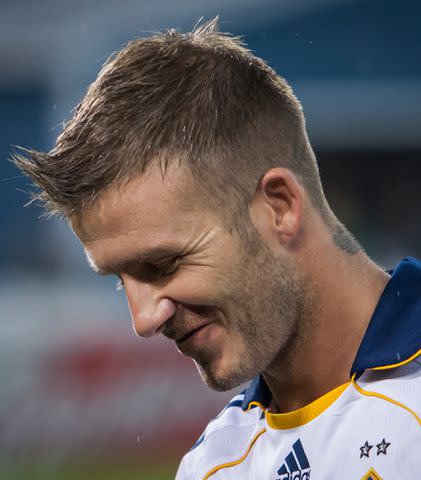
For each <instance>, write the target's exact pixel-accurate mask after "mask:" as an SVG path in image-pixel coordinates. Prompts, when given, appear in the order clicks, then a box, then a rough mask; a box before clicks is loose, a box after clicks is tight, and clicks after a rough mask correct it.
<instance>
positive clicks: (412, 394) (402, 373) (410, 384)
mask: <svg viewBox="0 0 421 480" xmlns="http://www.w3.org/2000/svg"><path fill="white" fill-rule="evenodd" d="M420 353H421V351H420ZM356 385H357V388H359V392H360V393H361V394H362V395H364V396H366V397H368V398H372V399H373V400H374V401H379V400H380V401H382V402H387V403H389V404H391V405H394V406H395V407H396V408H400V409H403V410H406V411H407V413H409V414H411V415H412V417H413V419H414V420H416V421H417V422H418V423H419V424H420V425H421V355H418V356H416V357H415V358H413V359H412V360H410V361H408V362H406V363H404V364H403V365H400V366H396V367H394V368H382V369H373V370H368V371H366V372H365V373H364V374H363V375H362V376H361V377H360V379H359V380H357V382H356ZM379 404H380V403H379Z"/></svg>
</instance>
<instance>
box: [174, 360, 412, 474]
mask: <svg viewBox="0 0 421 480" xmlns="http://www.w3.org/2000/svg"><path fill="white" fill-rule="evenodd" d="M418 358H419V359H418V360H414V361H412V362H411V363H409V364H407V365H404V366H402V367H398V368H394V369H390V370H382V371H368V372H366V373H364V374H363V375H362V377H361V378H360V379H359V380H358V381H357V385H358V386H360V387H361V388H362V389H364V390H365V391H369V392H376V393H378V394H381V395H383V396H386V397H388V398H389V399H390V400H393V401H395V402H398V403H400V404H402V406H400V405H397V404H396V403H393V402H392V401H388V400H386V399H384V398H379V397H377V396H368V395H364V394H362V393H361V392H359V391H358V390H357V389H356V387H355V386H354V385H353V384H350V385H349V386H348V387H347V388H346V390H345V391H344V392H343V393H342V395H341V396H340V397H339V398H338V399H337V400H336V401H335V402H334V403H333V404H332V405H330V407H328V408H327V409H326V410H325V411H324V412H322V413H321V414H319V416H317V417H316V418H314V419H313V420H311V421H310V422H309V423H307V424H305V425H302V426H300V427H296V428H291V429H288V430H276V429H272V428H270V427H269V426H268V425H267V422H266V420H265V418H263V419H260V417H261V413H262V410H261V409H260V408H259V407H256V408H253V409H251V410H250V411H248V412H245V411H243V410H242V409H241V407H238V406H234V407H229V408H226V409H224V410H223V411H222V413H221V414H220V415H219V416H218V417H217V418H216V419H214V420H213V421H212V422H210V423H209V425H208V426H207V428H206V430H205V432H204V440H203V441H202V442H201V443H200V445H198V446H197V447H196V448H194V449H193V450H191V451H190V452H188V453H187V454H186V455H185V456H184V458H183V460H182V462H181V464H180V467H179V470H178V472H177V476H176V480H201V479H203V478H205V476H206V475H207V474H208V473H209V472H210V471H211V470H212V469H213V468H215V467H217V466H219V465H221V464H224V463H228V462H235V461H237V460H238V459H240V458H241V457H242V456H243V455H244V454H245V452H246V451H247V449H248V447H249V445H250V443H251V442H252V440H253V438H254V437H255V436H256V434H258V432H259V431H260V430H262V429H263V428H265V429H266V431H265V433H263V434H262V435H260V436H259V438H258V439H257V440H256V442H255V444H254V446H253V447H252V449H251V451H250V453H249V454H248V455H247V457H246V458H245V459H244V460H243V461H241V462H240V463H238V464H236V465H233V466H227V467H225V468H222V469H219V470H217V471H216V472H215V473H214V474H212V475H211V476H209V478H210V479H211V480H221V479H224V480H231V479H235V480H246V479H250V480H336V479H340V480H359V479H367V480H368V479H370V478H371V480H378V479H382V480H389V479H390V480H392V479H393V480H396V479H397V478H399V479H405V480H409V479H421V425H420V423H419V421H420V420H419V418H420V417H421V361H420V359H421V357H418ZM241 398H242V396H241V395H240V396H236V397H235V399H237V400H238V399H241ZM403 406H406V407H408V408H409V409H411V410H412V412H410V411H408V410H406V409H405V408H403ZM416 416H418V420H417V417H416ZM298 440H300V442H301V445H302V447H303V449H304V452H305V456H306V458H307V459H308V462H309V465H310V468H307V469H302V468H299V469H298V470H296V471H294V470H293V471H290V470H289V468H287V467H288V464H287V462H286V458H287V456H288V455H289V454H290V453H291V452H293V445H294V444H295V442H297V441H298ZM366 442H367V443H366ZM387 444H389V445H387ZM364 445H367V446H366V447H365V449H364ZM370 447H371V448H370ZM364 451H366V455H362V454H363V452H364ZM292 457H293V459H294V460H296V461H297V463H299V462H298V460H297V458H298V457H297V454H296V450H294V452H293V454H292ZM290 460H291V456H290ZM283 465H285V467H284V468H285V469H286V471H287V473H286V474H284V475H282V474H279V473H277V472H278V470H279V469H281V468H282V466H283ZM370 469H374V471H375V472H376V473H377V475H378V477H376V476H375V474H374V473H373V474H371V475H372V476H371V477H370V476H368V472H369V471H370Z"/></svg>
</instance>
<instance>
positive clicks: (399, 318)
mask: <svg viewBox="0 0 421 480" xmlns="http://www.w3.org/2000/svg"><path fill="white" fill-rule="evenodd" d="M390 273H391V274H392V276H391V277H390V280H389V282H388V283H387V285H386V287H385V289H384V291H383V293H382V295H381V297H380V300H379V303H378V304H377V307H376V309H375V310H374V313H373V315H372V317H371V320H370V323H369V326H368V328H367V331H366V333H365V335H364V338H363V340H362V342H361V345H360V348H359V349H358V352H357V355H356V357H355V360H354V364H353V365H352V369H351V376H352V375H354V374H356V376H357V377H358V376H359V375H361V373H362V372H364V370H366V369H368V368H374V367H383V366H386V365H395V364H399V363H401V362H404V361H405V360H407V359H408V358H411V357H412V356H413V355H415V354H416V353H417V352H418V351H419V350H420V348H421V262H420V261H419V260H417V259H415V258H413V257H406V258H404V259H403V260H402V261H401V262H400V263H399V264H398V266H397V267H396V268H395V270H393V271H392V272H390ZM271 397H272V394H271V392H270V390H269V388H268V386H267V385H266V382H265V381H264V379H263V377H262V375H258V376H257V377H255V378H254V379H253V380H252V381H251V383H250V385H249V387H248V388H247V389H246V390H245V395H244V400H243V402H242V405H241V407H242V408H243V410H246V409H247V408H248V406H249V404H250V402H258V403H261V404H262V405H263V406H265V407H267V406H268V405H269V403H270V400H271Z"/></svg>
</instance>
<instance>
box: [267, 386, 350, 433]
mask: <svg viewBox="0 0 421 480" xmlns="http://www.w3.org/2000/svg"><path fill="white" fill-rule="evenodd" d="M350 384H351V382H347V383H344V384H343V385H340V386H339V387H336V388H334V389H333V390H331V391H330V392H328V393H326V394H324V395H323V396H322V397H319V398H318V399H317V400H314V402H311V403H309V404H308V405H306V406H304V407H302V408H300V409H298V410H294V411H292V412H288V413H271V412H270V411H268V410H267V411H266V421H267V423H268V425H269V427H271V428H274V429H277V430H287V429H289V428H295V427H301V426H302V425H305V424H306V423H308V422H310V421H311V420H313V419H314V418H316V417H318V416H319V415H320V414H321V413H323V412H324V411H325V410H326V409H327V408H329V407H330V406H331V405H332V403H333V402H335V400H337V399H338V398H339V397H340V396H341V395H342V393H343V392H344V391H345V389H346V388H347V387H348V386H349V385H350Z"/></svg>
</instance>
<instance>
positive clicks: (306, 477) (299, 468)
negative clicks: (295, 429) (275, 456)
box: [276, 439, 311, 480]
mask: <svg viewBox="0 0 421 480" xmlns="http://www.w3.org/2000/svg"><path fill="white" fill-rule="evenodd" d="M277 473H278V475H279V478H277V479H276V480H310V473H311V470H310V463H309V461H308V458H307V455H306V454H305V452H304V448H303V445H302V443H301V440H300V439H298V440H297V441H296V442H295V443H294V445H293V446H292V450H291V452H290V453H289V454H288V455H287V456H286V457H285V462H284V463H283V464H282V465H281V468H280V469H279V470H278V472H277Z"/></svg>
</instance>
